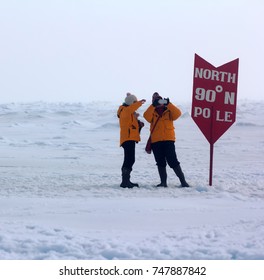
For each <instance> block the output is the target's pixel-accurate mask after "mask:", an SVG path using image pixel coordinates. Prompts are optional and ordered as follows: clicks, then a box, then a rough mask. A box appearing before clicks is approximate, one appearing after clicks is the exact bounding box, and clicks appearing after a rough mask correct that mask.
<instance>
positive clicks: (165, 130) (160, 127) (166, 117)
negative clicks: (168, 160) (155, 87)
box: [143, 103, 181, 143]
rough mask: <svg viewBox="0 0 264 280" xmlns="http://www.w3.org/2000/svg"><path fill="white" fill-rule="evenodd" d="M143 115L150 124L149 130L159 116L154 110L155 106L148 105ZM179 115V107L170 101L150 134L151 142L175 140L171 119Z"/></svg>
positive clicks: (173, 119) (175, 118)
mask: <svg viewBox="0 0 264 280" xmlns="http://www.w3.org/2000/svg"><path fill="white" fill-rule="evenodd" d="M143 116H144V118H145V119H146V120H147V121H148V122H149V123H150V124H151V125H150V131H151V130H152V128H153V126H154V124H155V123H156V121H157V119H158V117H159V114H158V113H157V112H156V111H155V107H154V106H153V105H150V106H149V107H148V109H147V110H146V111H145V113H144V115H143ZM180 116H181V111H180V109H179V108H178V107H176V106H175V105H173V104H172V103H169V104H168V105H167V108H166V110H165V111H164V112H163V114H162V116H161V117H160V119H159V120H158V122H157V125H156V127H155V129H154V131H153V132H152V134H151V143H155V142H159V141H175V140H176V137H175V128H174V125H173V121H175V120H177V119H178V118H179V117H180Z"/></svg>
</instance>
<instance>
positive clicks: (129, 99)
mask: <svg viewBox="0 0 264 280" xmlns="http://www.w3.org/2000/svg"><path fill="white" fill-rule="evenodd" d="M136 101H137V98H136V96H135V95H133V94H131V93H129V92H128V93H127V96H126V98H125V103H126V104H127V105H131V104H133V103H134V102H136Z"/></svg>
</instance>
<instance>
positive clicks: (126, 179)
mask: <svg viewBox="0 0 264 280" xmlns="http://www.w3.org/2000/svg"><path fill="white" fill-rule="evenodd" d="M130 173H131V169H128V168H126V167H122V182H121V184H120V187H121V188H130V189H131V188H133V187H136V186H137V187H138V184H134V183H131V182H130Z"/></svg>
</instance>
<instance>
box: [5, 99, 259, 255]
mask: <svg viewBox="0 0 264 280" xmlns="http://www.w3.org/2000/svg"><path fill="white" fill-rule="evenodd" d="M179 105H180V108H181V109H182V111H183V116H182V117H181V119H180V120H178V121H176V122H175V125H176V134H177V142H176V147H177V154H178V158H179V160H180V161H181V165H182V168H183V170H184V172H185V175H186V178H187V180H188V182H189V184H190V185H191V186H192V187H191V188H190V189H181V188H177V186H178V185H179V182H178V179H177V178H176V176H175V175H174V173H173V172H172V171H171V170H168V184H169V188H167V189H157V188H155V187H154V185H155V184H157V183H159V178H158V172H157V169H156V166H155V162H154V159H153V155H148V154H146V153H145V151H144V147H145V143H146V140H147V138H148V135H149V131H148V128H149V126H148V125H147V124H146V122H145V121H144V122H145V124H146V125H145V127H144V128H143V130H142V142H140V143H139V144H138V145H137V147H136V163H135V165H134V170H133V172H132V181H134V182H138V183H139V184H140V188H134V189H121V188H120V187H119V184H120V179H121V176H120V173H121V171H120V168H121V164H122V160H123V150H122V148H120V147H119V126H118V119H117V117H116V110H117V108H118V106H119V104H111V103H107V102H105V103H103V102H98V103H97V102H93V103H88V104H84V103H74V104H66V103H44V102H38V103H25V104H21V103H20V104H18V103H12V104H11V103H10V104H1V105H0V148H1V157H0V226H1V231H0V259H99V260H100V259H262V260H263V259H264V242H263V236H264V169H263V167H264V157H263V156H264V152H263V151H264V118H263V115H264V114H263V112H264V102H263V101H261V102H253V101H239V102H238V108H237V122H236V124H235V125H233V126H232V127H231V128H230V129H229V130H228V131H227V132H226V133H225V134H224V135H223V136H222V138H221V139H220V140H218V142H217V143H216V144H215V150H214V177H213V187H210V186H208V169H209V144H208V143H207V141H206V139H205V138H204V136H203V135H202V133H201V132H200V131H199V129H198V127H196V125H195V124H194V122H193V121H192V119H191V117H190V115H189V112H190V104H179ZM147 106H148V104H145V105H143V106H142V108H140V113H141V115H142V113H143V112H144V110H145V109H146V108H147ZM141 119H142V120H143V118H142V117H141Z"/></svg>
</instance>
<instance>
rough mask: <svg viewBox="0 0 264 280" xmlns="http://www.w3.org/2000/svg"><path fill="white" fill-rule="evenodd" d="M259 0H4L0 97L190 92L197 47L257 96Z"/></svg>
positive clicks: (263, 39)
mask: <svg viewBox="0 0 264 280" xmlns="http://www.w3.org/2000/svg"><path fill="white" fill-rule="evenodd" d="M263 15H264V1H262V0H248V1H247V0H222V1H218V0H214V1H210V0H207V1H206V0H0V94H1V100H0V103H4V102H16V101H25V102H27V101H39V100H42V101H65V102H75V101H77V102H78V101H81V102H89V101H92V100H107V101H108V100H112V101H114V102H117V103H120V102H122V101H123V99H124V97H125V94H126V92H128V91H130V92H132V93H134V94H136V95H137V97H138V98H140V99H141V98H146V99H147V100H150V98H151V95H152V93H153V92H154V91H158V92H159V93H160V94H161V95H162V96H164V97H170V98H171V99H172V100H175V101H178V102H183V101H184V102H185V101H191V99H192V82H193V64H194V54H195V53H197V54H198V55H200V56H201V57H203V58H204V59H205V60H207V61H208V62H210V63H211V64H213V65H215V66H220V65H222V64H225V63H227V62H229V61H231V60H234V59H236V58H239V59H240V61H239V63H240V67H239V86H238V98H239V99H242V98H243V99H244V98H248V99H257V100H260V99H261V100H262V99H263V97H264V95H263V79H264V78H263V66H262V64H263V62H264V29H263V28H264V16H263Z"/></svg>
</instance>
